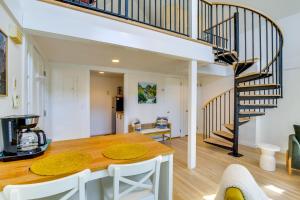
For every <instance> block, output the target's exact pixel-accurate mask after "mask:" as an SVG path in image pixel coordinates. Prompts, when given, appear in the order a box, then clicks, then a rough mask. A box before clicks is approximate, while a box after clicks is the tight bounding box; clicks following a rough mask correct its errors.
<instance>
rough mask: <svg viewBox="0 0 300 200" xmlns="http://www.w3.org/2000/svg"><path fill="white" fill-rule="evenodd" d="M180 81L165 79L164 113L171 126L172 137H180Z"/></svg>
mask: <svg viewBox="0 0 300 200" xmlns="http://www.w3.org/2000/svg"><path fill="white" fill-rule="evenodd" d="M181 88H182V81H181V79H180V78H173V77H169V78H167V79H166V88H165V90H166V97H167V99H166V105H165V106H166V112H167V117H168V120H169V122H170V123H171V125H172V137H181V133H182V127H181V121H182V119H181V105H182V99H181V97H182V95H181V91H182V89H181Z"/></svg>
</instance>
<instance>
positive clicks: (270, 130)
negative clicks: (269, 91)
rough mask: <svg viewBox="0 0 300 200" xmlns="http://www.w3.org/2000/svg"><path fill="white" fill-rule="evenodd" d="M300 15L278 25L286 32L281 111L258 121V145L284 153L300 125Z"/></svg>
mask: <svg viewBox="0 0 300 200" xmlns="http://www.w3.org/2000/svg"><path fill="white" fill-rule="evenodd" d="M299 18H300V13H298V14H295V15H292V16H289V17H286V18H283V19H280V20H279V21H278V23H279V25H280V27H281V28H282V30H283V35H284V49H283V53H284V54H283V68H284V71H283V99H280V100H279V101H278V102H279V104H278V108H276V109H272V110H269V111H267V113H266V116H264V117H260V118H258V126H257V132H258V138H257V143H261V142H269V143H272V144H276V145H279V146H280V147H281V148H282V152H284V151H285V150H286V149H287V147H288V136H289V135H290V134H294V130H293V125H294V124H300V114H299V112H300V104H299V98H300V96H299V95H300V93H299V85H300V79H299V77H300V64H299V55H298V52H299V51H300V41H299V31H300V29H299V27H297V26H295V23H298V21H299Z"/></svg>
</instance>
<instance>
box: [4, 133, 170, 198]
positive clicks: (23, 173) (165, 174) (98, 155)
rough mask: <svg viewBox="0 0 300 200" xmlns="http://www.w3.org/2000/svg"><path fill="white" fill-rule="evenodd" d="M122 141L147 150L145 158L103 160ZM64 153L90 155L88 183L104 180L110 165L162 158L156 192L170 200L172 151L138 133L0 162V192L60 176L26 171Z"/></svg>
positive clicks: (62, 143)
mask: <svg viewBox="0 0 300 200" xmlns="http://www.w3.org/2000/svg"><path fill="white" fill-rule="evenodd" d="M124 142H131V143H141V144H144V145H146V146H147V147H148V148H149V149H150V151H149V152H148V153H147V154H146V155H145V156H143V157H141V158H138V159H135V160H130V161H128V160H111V159H108V158H105V157H104V156H103V155H102V151H103V150H104V149H105V148H106V147H108V146H110V145H111V144H116V143H124ZM65 151H80V152H86V153H87V154H90V155H91V156H92V159H93V161H92V162H91V164H90V166H89V169H90V170H91V171H92V172H93V173H92V175H91V178H90V181H94V180H97V179H101V178H103V177H106V176H107V171H106V169H107V167H108V166H109V165H110V164H127V163H132V162H138V161H142V160H147V159H151V158H153V157H156V156H158V155H163V163H162V169H161V176H162V178H161V181H160V182H161V183H160V186H161V187H162V188H161V192H160V199H163V200H171V199H172V189H173V188H172V187H173V184H172V180H173V179H172V178H173V153H174V150H173V149H172V148H170V147H168V146H165V145H163V144H161V143H159V142H156V141H154V140H152V139H150V138H148V137H147V136H142V135H138V134H119V135H109V136H97V137H91V138H85V139H77V140H66V141H59V142H53V143H51V144H50V145H49V147H48V149H47V151H46V152H45V154H44V155H42V156H40V157H37V158H33V159H28V160H20V161H12V162H0V191H2V190H3V188H4V187H5V186H6V185H12V184H28V183H38V182H44V181H49V180H54V179H57V178H61V177H60V176H39V175H36V174H33V173H31V172H30V170H29V168H30V166H31V164H32V163H33V162H34V161H35V160H38V159H41V158H43V157H46V156H48V155H52V154H57V153H61V152H65ZM163 188H165V189H163Z"/></svg>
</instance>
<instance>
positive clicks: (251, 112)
mask: <svg viewBox="0 0 300 200" xmlns="http://www.w3.org/2000/svg"><path fill="white" fill-rule="evenodd" d="M240 114H242V115H251V114H261V115H264V114H265V113H264V112H256V111H241V112H240Z"/></svg>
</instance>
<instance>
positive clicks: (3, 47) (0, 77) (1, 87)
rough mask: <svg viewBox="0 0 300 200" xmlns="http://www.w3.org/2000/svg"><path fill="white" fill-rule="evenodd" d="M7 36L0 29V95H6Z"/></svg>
mask: <svg viewBox="0 0 300 200" xmlns="http://www.w3.org/2000/svg"><path fill="white" fill-rule="evenodd" d="M6 58H7V36H6V35H5V34H4V33H3V32H2V31H1V30H0V96H6V95H7V62H6Z"/></svg>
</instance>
